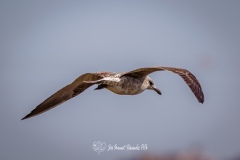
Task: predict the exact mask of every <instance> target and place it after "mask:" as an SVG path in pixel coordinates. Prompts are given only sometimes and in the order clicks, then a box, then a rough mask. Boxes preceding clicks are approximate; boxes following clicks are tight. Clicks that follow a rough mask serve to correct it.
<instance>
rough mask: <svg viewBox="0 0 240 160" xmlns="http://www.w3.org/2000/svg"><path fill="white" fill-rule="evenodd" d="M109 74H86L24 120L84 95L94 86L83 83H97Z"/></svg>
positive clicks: (51, 97)
mask: <svg viewBox="0 0 240 160" xmlns="http://www.w3.org/2000/svg"><path fill="white" fill-rule="evenodd" d="M107 74H111V73H110V72H99V73H86V74H83V75H81V76H79V77H78V78H77V79H76V80H74V81H73V82H72V83H71V84H69V85H67V86H65V87H63V88H62V89H60V90H59V91H57V92H56V93H54V94H53V95H51V96H50V97H49V98H47V99H46V100H45V101H43V102H42V103H41V104H39V105H38V106H37V107H36V108H35V109H34V110H32V111H31V113H29V114H28V115H26V116H25V117H24V118H22V120H24V119H27V118H30V117H33V116H36V115H38V114H41V113H43V112H46V111H48V110H50V109H52V108H54V107H56V106H58V105H60V104H61V103H63V102H65V101H67V100H69V99H71V98H73V97H75V96H77V95H78V94H80V93H82V92H83V91H84V90H86V89H87V88H88V87H90V86H92V85H93V84H90V83H84V82H83V81H95V80H99V79H102V78H103V77H104V76H107Z"/></svg>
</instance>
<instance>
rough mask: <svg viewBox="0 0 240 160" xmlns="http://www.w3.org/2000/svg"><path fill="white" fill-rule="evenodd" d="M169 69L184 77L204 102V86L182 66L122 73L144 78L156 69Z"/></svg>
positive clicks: (201, 101) (158, 68) (156, 68)
mask: <svg viewBox="0 0 240 160" xmlns="http://www.w3.org/2000/svg"><path fill="white" fill-rule="evenodd" d="M162 70H167V71H170V72H173V73H176V74H178V75H179V76H181V77H182V78H183V80H184V81H185V82H186V83H187V85H188V86H189V87H190V89H191V90H192V92H193V93H194V95H195V96H196V98H197V99H198V101H199V102H200V103H203V102H204V94H203V91H202V87H201V85H200V83H199V82H198V80H197V78H196V77H195V76H194V75H193V74H192V73H191V72H189V71H188V70H186V69H181V68H173V67H149V68H139V69H136V70H133V71H130V72H126V73H123V74H121V77H122V76H130V77H135V78H143V77H146V76H147V75H148V74H150V73H152V72H156V71H162Z"/></svg>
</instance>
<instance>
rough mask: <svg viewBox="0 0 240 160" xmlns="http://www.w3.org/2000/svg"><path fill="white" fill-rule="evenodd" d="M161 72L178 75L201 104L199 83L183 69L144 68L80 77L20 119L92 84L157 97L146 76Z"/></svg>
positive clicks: (88, 74) (117, 92) (54, 104)
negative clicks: (150, 92)
mask: <svg viewBox="0 0 240 160" xmlns="http://www.w3.org/2000/svg"><path fill="white" fill-rule="evenodd" d="M162 70H167V71H170V72H173V73H176V74H178V75H180V76H181V77H182V78H183V80H184V81H185V82H186V83H187V85H188V86H189V87H190V89H191V90H192V92H193V93H194V95H195V96H196V98H197V99H198V101H199V102H200V103H203V102H204V95H203V92H202V88H201V85H200V83H199V82H198V80H197V79H196V77H195V76H194V75H193V74H192V73H190V72H189V71H188V70H185V69H180V68H172V67H148V68H139V69H136V70H133V71H130V72H124V73H119V74H117V73H114V72H96V73H86V74H83V75H81V76H80V77H78V78H77V79H76V80H75V81H73V82H72V83H71V84H69V85H67V86H65V87H63V88H62V89H60V90H59V91H57V92H56V93H54V94H53V95H52V96H50V97H49V98H47V99H46V100H45V101H43V102H42V103H41V104H39V105H38V106H37V107H36V108H35V109H34V110H33V111H32V112H31V113H29V114H28V115H26V116H25V117H24V118H22V120H23V119H27V118H30V117H33V116H36V115H38V114H41V113H43V112H46V111H48V110H49V109H52V108H54V107H56V106H58V105H60V104H61V103H63V102H65V101H67V100H69V99H71V98H73V97H75V96H77V95H78V94H80V93H82V92H83V91H85V90H86V89H87V88H89V87H90V86H92V85H94V84H98V87H97V88H95V90H100V89H103V88H106V89H108V90H110V91H112V92H114V93H116V94H120V95H135V94H139V93H142V92H143V91H144V90H146V89H150V90H154V91H156V92H157V93H158V94H161V92H160V90H159V89H157V87H156V86H155V85H154V83H153V81H152V80H151V78H150V77H148V74H150V73H152V72H156V71H162Z"/></svg>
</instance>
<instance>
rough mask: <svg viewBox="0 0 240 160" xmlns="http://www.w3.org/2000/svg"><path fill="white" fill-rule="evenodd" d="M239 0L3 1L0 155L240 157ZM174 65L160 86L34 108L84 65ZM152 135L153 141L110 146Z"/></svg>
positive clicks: (5, 159)
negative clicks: (194, 81) (188, 75)
mask: <svg viewBox="0 0 240 160" xmlns="http://www.w3.org/2000/svg"><path fill="white" fill-rule="evenodd" d="M239 7H240V1H238V0H231V1H221V0H212V1H208V0H203V1H190V0H189V1H184V0H181V1H174V0H173V1H154V0H150V1H134V0H131V1H126V0H123V1H57V0H51V1H48V0H41V1H31V0H23V1H18V0H12V1H7V0H1V1H0V22H1V25H0V42H1V43H0V75H1V76H0V80H1V81H0V82H1V83H0V94H1V96H0V159H2V160H15V159H24V160H32V159H34V160H42V159H45V160H48V159H49V160H50V159H58V160H65V159H69V160H79V159H98V160H105V159H112V160H118V159H125V160H128V159H151V158H152V159H154V158H155V159H161V158H162V159H181V158H182V159H184V160H186V159H187V158H183V157H184V156H187V157H190V158H189V159H194V160H195V159H218V160H233V159H237V158H238V159H239V157H240V156H239V155H240V138H239V137H240V136H239V135H240V124H239V122H240V116H239V115H240V106H239V104H240V102H239V98H240V94H239V90H240V85H239V84H238V83H239V81H240V72H239V71H238V70H239V68H240V63H239V60H240V57H239V54H240V29H239V28H240V10H239ZM150 66H171V67H180V68H186V69H188V70H190V71H191V72H192V73H193V74H194V75H195V76H196V77H197V78H198V80H199V81H200V83H201V85H202V88H203V91H204V94H205V102H204V104H200V103H198V101H197V99H196V98H195V97H194V95H193V94H192V92H191V91H190V89H189V88H188V86H187V85H186V84H185V83H184V81H183V80H182V79H181V78H180V77H179V76H177V75H175V74H172V73H170V72H156V73H153V74H151V75H150V76H151V77H152V79H153V80H154V82H155V84H156V85H157V87H158V88H160V90H161V92H162V95H161V96H159V95H158V94H156V93H155V92H153V91H145V92H143V93H142V94H140V95H136V96H119V95H116V94H113V93H111V92H109V91H107V90H101V91H94V90H93V89H94V87H95V86H93V87H91V88H89V89H88V90H86V91H85V92H84V93H82V94H81V95H79V96H77V97H75V98H73V99H71V100H70V101H67V102H66V103H64V104H62V105H60V106H59V107H57V108H54V109H52V110H50V111H48V112H46V113H44V114H41V115H39V116H37V117H34V118H31V119H27V120H24V121H21V120H20V119H21V118H23V117H24V116H25V115H26V114H28V113H29V112H30V111H31V110H32V109H34V108H35V107H36V106H37V105H38V104H39V103H41V102H42V101H43V100H45V99H46V98H47V97H49V96H50V95H51V94H53V93H54V92H55V91H57V90H59V89H60V88H62V87H63V86H65V85H67V84H69V83H71V82H72V81H73V80H74V79H75V78H77V77H78V76H79V75H81V74H83V73H86V72H97V71H113V72H124V71H130V70H133V69H136V68H140V67H150ZM95 141H100V142H105V143H106V144H107V145H109V144H111V145H115V144H117V145H118V146H124V145H128V144H130V145H133V146H134V145H137V144H139V145H141V144H147V147H148V148H147V150H145V151H126V150H125V151H116V150H115V151H106V150H105V151H103V152H101V153H100V155H98V153H97V152H95V151H94V150H93V148H92V145H93V142H95Z"/></svg>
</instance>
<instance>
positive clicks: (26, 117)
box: [21, 114, 32, 120]
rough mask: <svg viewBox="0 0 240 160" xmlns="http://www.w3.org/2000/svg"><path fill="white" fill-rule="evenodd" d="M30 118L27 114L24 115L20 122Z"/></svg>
mask: <svg viewBox="0 0 240 160" xmlns="http://www.w3.org/2000/svg"><path fill="white" fill-rule="evenodd" d="M30 117H32V115H30V114H28V115H26V116H25V117H23V118H22V119H21V120H24V119H28V118H30Z"/></svg>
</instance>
